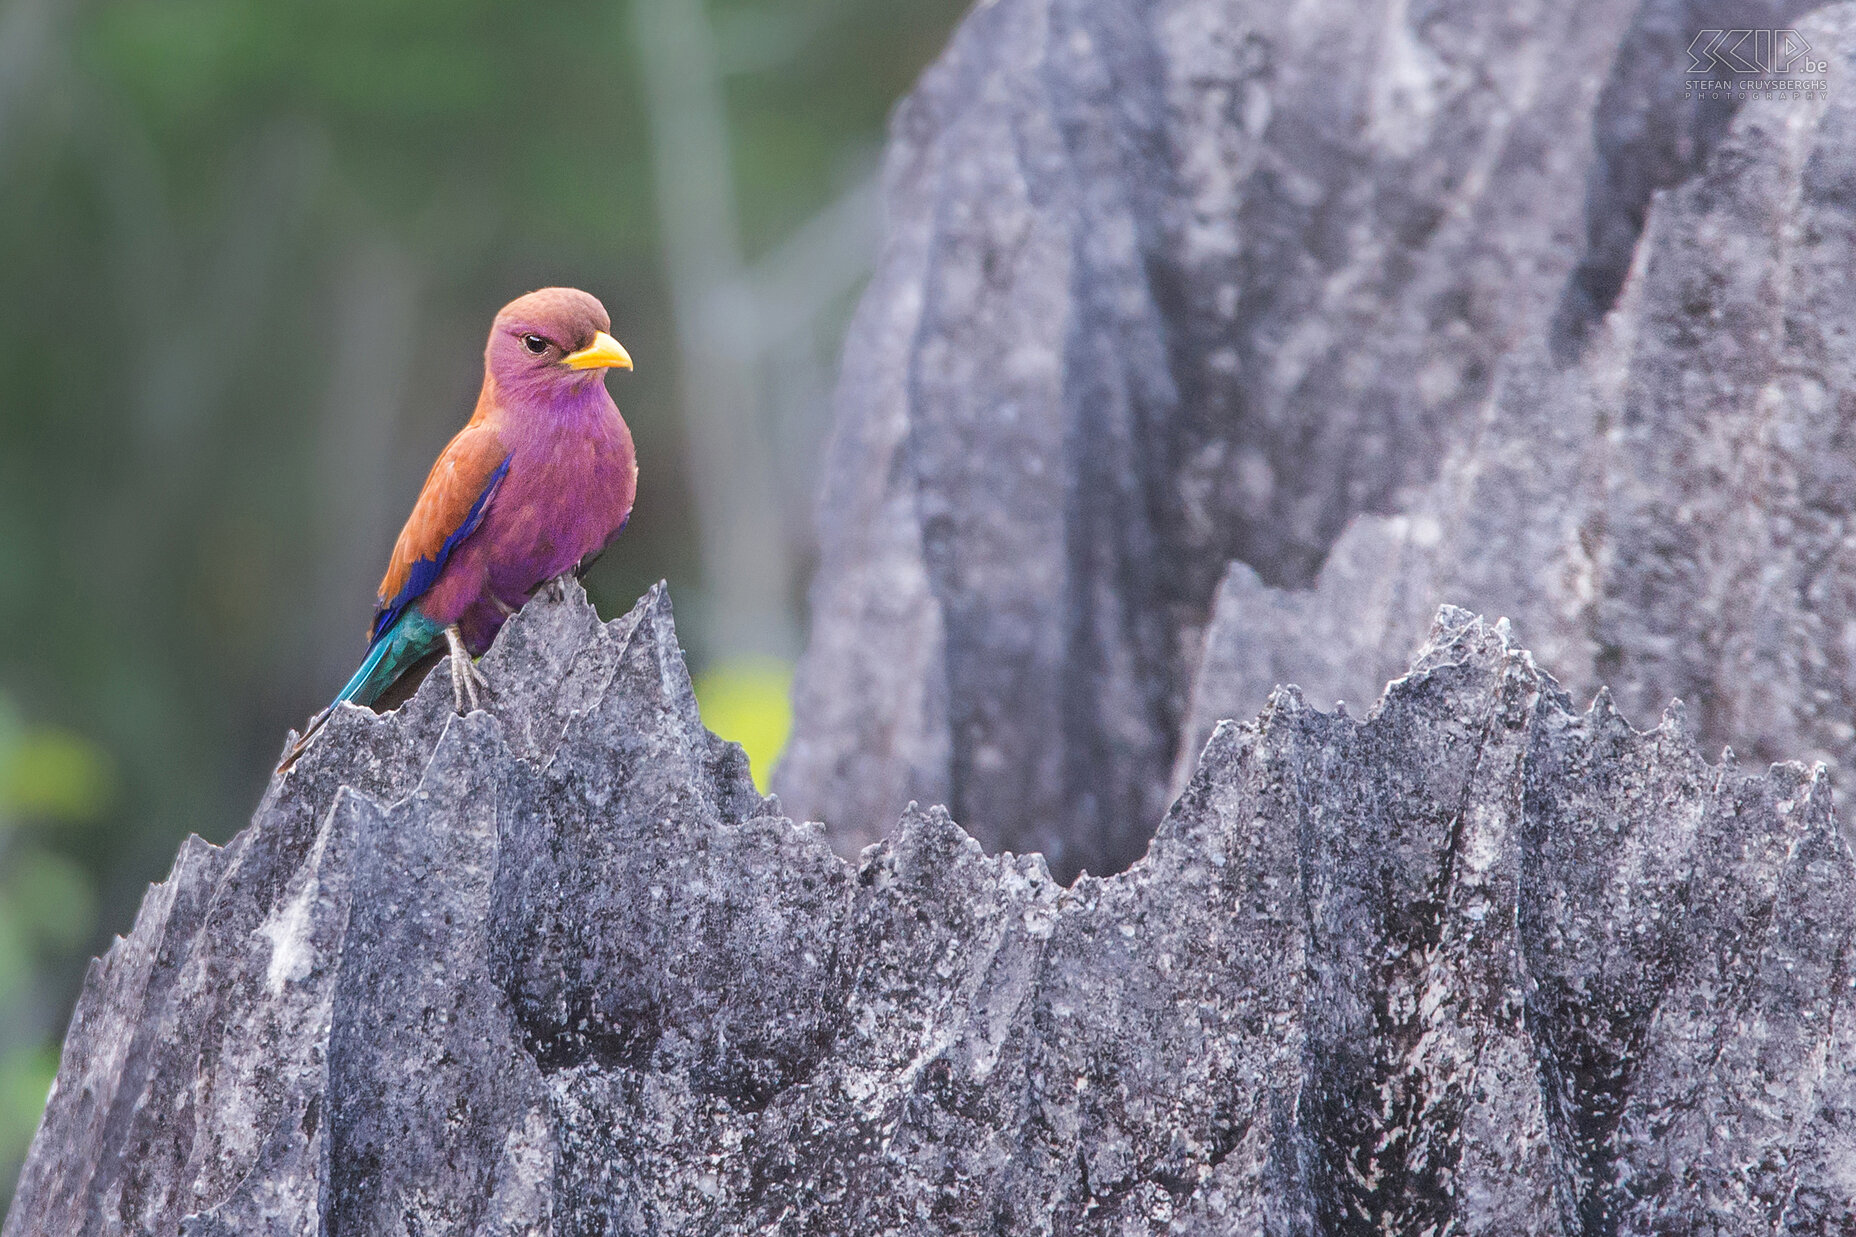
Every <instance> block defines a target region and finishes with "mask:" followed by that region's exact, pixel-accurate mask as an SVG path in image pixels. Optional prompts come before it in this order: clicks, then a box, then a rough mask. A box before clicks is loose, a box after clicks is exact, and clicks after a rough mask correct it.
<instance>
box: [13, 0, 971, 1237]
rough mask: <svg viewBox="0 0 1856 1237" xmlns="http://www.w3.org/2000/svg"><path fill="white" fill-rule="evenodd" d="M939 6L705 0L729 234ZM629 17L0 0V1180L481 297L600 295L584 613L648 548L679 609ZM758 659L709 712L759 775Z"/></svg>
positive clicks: (463, 399)
mask: <svg viewBox="0 0 1856 1237" xmlns="http://www.w3.org/2000/svg"><path fill="white" fill-rule="evenodd" d="M638 2H640V3H646V2H649V0H638ZM962 7H963V2H962V0H915V2H914V3H910V4H895V3H893V0H704V3H703V10H704V13H705V14H706V16H707V17H708V19H709V24H710V26H711V27H712V30H713V34H714V42H715V48H716V52H717V56H718V58H719V60H720V62H721V66H722V70H723V74H724V79H725V81H724V86H725V107H726V116H727V122H728V129H729V138H730V151H731V154H732V161H733V166H732V173H733V179H734V186H735V193H736V196H737V198H738V201H737V202H736V203H735V206H736V213H737V215H738V217H739V220H740V227H741V231H742V236H743V241H744V244H745V247H746V250H747V256H748V258H749V259H750V260H752V259H754V258H755V257H757V256H758V255H761V254H763V253H766V252H768V251H769V250H772V249H774V248H775V247H777V246H778V245H779V243H780V242H781V241H782V239H783V238H785V237H787V236H789V235H791V234H792V233H793V232H794V230H795V229H797V228H799V227H800V226H801V225H802V224H803V223H804V222H805V221H806V220H808V219H810V218H812V217H813V216H814V214H815V213H816V212H819V211H821V210H822V209H824V208H825V207H826V206H827V205H828V204H830V203H831V202H833V201H834V200H835V199H837V198H838V197H839V195H840V194H842V193H844V192H845V191H846V190H848V189H849V188H850V187H851V186H853V185H854V184H856V183H859V182H860V181H861V180H862V179H863V178H865V177H867V176H868V175H869V173H870V170H871V168H872V167H873V166H874V164H875V162H876V160H877V158H878V154H879V151H880V147H881V141H882V137H883V125H884V120H885V117H886V116H887V113H888V111H889V109H890V108H891V107H892V106H893V104H894V102H895V100H896V99H897V98H898V97H900V95H901V94H903V93H904V92H905V91H906V90H907V88H908V87H909V85H910V84H911V82H912V81H913V79H914V78H915V76H916V75H917V74H918V73H919V72H920V70H921V68H922V66H923V65H925V64H926V63H927V62H928V60H929V59H930V58H931V57H932V56H933V55H934V54H935V53H936V52H937V51H938V50H939V48H940V46H941V45H942V43H943V41H944V40H945V38H946V34H947V31H948V30H949V29H950V28H951V26H952V25H953V23H954V21H955V20H956V19H957V18H958V16H959V13H960V10H961V8H962ZM630 16H631V15H630V14H629V13H628V12H627V8H626V4H625V3H620V2H615V0H562V2H561V3H557V4H550V5H508V4H502V3H494V2H492V0H451V2H450V3H446V4H438V3H434V2H432V0H366V2H365V3H362V2H361V0H318V2H317V3H307V2H305V0H0V292H3V294H0V633H3V634H4V637H5V638H4V640H0V691H3V692H4V693H6V695H7V696H8V697H9V698H10V699H11V700H12V701H13V702H14V707H15V708H17V710H18V711H19V713H20V714H21V715H22V716H27V717H32V718H35V719H41V721H42V722H43V723H44V724H42V725H38V726H34V727H27V726H25V725H24V724H23V723H21V722H18V721H16V720H9V721H7V722H6V725H7V726H9V727H11V729H10V730H7V731H5V732H4V734H0V752H4V753H6V756H5V760H4V762H0V769H4V773H0V787H4V790H3V791H0V793H3V794H4V796H5V798H4V799H3V800H0V802H4V803H5V804H6V808H5V812H6V813H7V815H6V822H5V824H4V825H0V829H4V831H5V832H4V833H3V834H0V899H4V900H3V901H0V1011H4V1015H5V1016H4V1019H0V1022H3V1023H4V1026H5V1028H7V1029H6V1030H5V1031H4V1033H3V1034H4V1036H6V1037H7V1038H0V1053H3V1055H0V1205H4V1203H5V1202H6V1200H7V1198H8V1197H9V1195H10V1188H11V1184H12V1180H13V1175H12V1173H11V1171H10V1170H8V1169H7V1168H6V1167H5V1163H4V1161H5V1156H6V1155H7V1154H9V1153H10V1152H9V1149H10V1148H14V1147H15V1146H16V1144H17V1141H18V1134H19V1131H20V1129H21V1128H23V1126H24V1125H25V1124H29V1119H28V1117H27V1116H26V1115H25V1114H26V1113H27V1111H28V1110H29V1109H31V1108H32V1107H33V1106H34V1105H36V1104H37V1103H38V1101H39V1100H41V1099H42V1098H43V1086H42V1084H43V1082H44V1080H45V1078H46V1076H47V1070H48V1069H49V1062H50V1056H49V1055H48V1054H49V1052H50V1047H49V1046H50V1045H55V1043H56V1042H57V1038H58V1036H59V1035H60V1034H61V1033H62V1029H63V1024H64V1022H65V1020H66V1019H67V1018H68V1016H69V1011H70V1007H71V1002H72V1000H73V999H74V998H75V995H76V992H77V989H78V986H79V983H80V982H81V978H82V969H83V968H82V961H83V957H84V955H85V954H86V953H88V952H95V951H98V950H100V949H101V948H102V947H103V946H104V945H105V943H106V942H107V939H108V935H109V933H111V932H120V931H125V930H127V928H128V926H129V924H130V922H131V919H132V917H133V914H134V911H135V907H136V905H137V904H138V903H139V901H140V898H141V894H142V891H143V889H144V887H145V885H146V883H147V882H148V881H150V880H156V879H160V877H161V876H162V875H163V873H165V871H166V870H167V866H168V863H169V861H170V860H171V857H172V855H173V853H174V850H175V847H176V846H177V844H178V843H179V841H180V840H181V839H182V838H183V837H184V836H185V835H186V834H187V833H188V832H198V833H200V834H202V835H203V836H205V837H207V838H208V839H209V840H213V841H224V840H225V839H226V838H228V837H229V836H230V835H231V834H232V833H233V832H234V831H236V830H237V829H238V828H239V827H240V826H241V825H242V824H243V823H244V821H245V819H246V817H247V816H248V814H249V812H250V810H251V807H252V805H253V804H254V802H255V801H256V798H257V796H258V793H259V792H260V790H261V788H262V786H263V785H264V782H265V780H266V778H267V776H268V773H269V770H270V767H271V764H272V762H273V761H274V759H275V757H276V755H277V754H278V752H279V750H280V748H281V744H282V742H283V738H284V733H285V730H286V728H287V727H289V726H291V725H293V724H298V723H300V722H301V721H302V720H303V719H304V718H305V717H307V716H308V715H309V714H310V713H311V712H312V711H313V710H315V709H316V708H318V707H319V706H320V705H322V704H323V703H325V702H326V700H327V699H328V697H329V696H330V695H332V694H333V692H334V690H335V689H336V687H338V686H339V685H340V683H341V682H342V681H343V680H344V679H345V678H346V677H347V674H348V672H349V671H350V670H351V669H352V668H353V665H354V662H355V660H356V659H357V658H358V657H359V655H360V653H361V651H362V633H363V631H364V629H365V625H366V622H367V620H368V617H369V614H370V612H371V608H372V594H373V588H374V585H375V583H376V581H377V579H378V574H379V572H380V570H381V569H382V567H383V565H384V562H385V558H386V555H387V552H388V550H389V549H390V547H391V545H392V540H393V536H394V534H395V532H396V531H397V529H398V526H399V523H400V521H401V520H403V519H404V516H405V513H406V511H407V510H408V509H409V508H410V505H411V503H412V500H413V498H414V496H415V495H416V493H417V491H418V487H419V484H420V482H421V480H422V478H423V477H424V474H425V471H426V468H427V466H428V465H429V463H430V461H431V460H432V458H433V456H434V455H435V454H436V453H437V451H438V449H439V448H440V447H441V446H442V445H443V443H444V441H445V440H446V439H447V438H448V437H449V436H450V435H451V433H453V432H454V431H455V429H456V428H457V427H458V425H459V424H460V423H461V422H462V421H463V419H464V418H465V416H466V415H467V414H468V411H469V408H470V406H471V401H472V399H473V398H474V396H475V392H476V388H477V384H478V380H479V376H480V372H481V370H480V364H481V363H480V353H481V348H482V341H483V334H484V331H485V329H486V327H487V324H488V322H489V320H490V318H491V316H492V315H493V314H494V312H495V310H496V309H497V308H498V307H499V306H500V305H501V304H502V303H503V302H505V301H506V300H508V299H509V298H510V297H512V296H514V295H516V294H519V293H521V292H523V291H526V290H528V289H530V288H533V287H537V286H541V285H543V284H548V283H571V284H577V285H579V286H582V287H585V288H588V289H589V290H591V291H593V292H595V293H596V294H598V295H599V296H601V297H602V299H604V300H605V302H606V304H607V307H608V309H610V310H611V312H612V315H613V319H614V325H615V329H614V334H616V335H617V336H618V337H619V338H620V339H622V340H623V341H624V342H625V344H626V346H627V347H628V348H629V349H630V351H631V353H632V355H633V356H634V357H635V358H636V359H637V362H638V369H637V372H636V373H635V374H630V375H623V376H621V377H619V378H615V379H614V380H613V382H612V388H613V391H614V394H615V395H616V397H617V398H618V400H619V403H620V405H621V407H623V408H624V410H625V412H626V415H627V418H628V420H629V421H630V422H631V424H632V427H633V431H634V433H635V435H636V437H637V440H638V445H639V455H640V464H641V469H642V476H641V482H640V497H639V506H638V509H637V512H636V513H635V515H634V518H633V520H632V522H631V525H630V527H629V528H628V530H627V532H626V534H625V537H624V538H623V540H622V541H621V542H620V543H619V544H618V545H617V546H615V547H614V548H613V550H612V551H611V552H609V553H608V554H607V555H606V556H605V557H604V558H603V559H602V560H601V562H600V564H599V566H598V567H597V568H596V569H595V571H594V572H593V574H592V575H591V576H590V577H589V579H588V581H587V583H588V587H589V590H590V591H591V592H592V594H593V595H594V598H595V600H596V601H597V602H598V603H599V604H600V605H601V607H602V608H603V609H604V610H605V611H606V612H607V613H608V614H611V613H614V612H615V611H617V610H619V609H622V608H623V607H625V606H628V605H630V604H631V602H632V601H633V599H635V598H636V597H637V596H638V595H639V594H640V593H641V592H643V591H644V589H645V588H647V587H648V586H649V585H650V584H651V583H652V582H653V581H655V580H657V579H658V578H660V577H664V578H668V579H669V580H670V582H671V585H672V589H673V592H674V594H675V596H676V598H677V604H678V612H679V616H680V618H682V619H684V620H686V621H685V623H684V634H685V636H686V638H689V637H691V636H692V635H694V634H695V633H696V632H699V631H700V630H701V626H702V625H701V623H700V622H691V621H688V620H690V619H691V618H692V616H694V617H695V618H700V615H701V612H702V607H703V605H704V598H703V595H702V585H701V573H700V566H701V565H700V564H699V563H698V562H697V561H696V554H697V549H696V539H695V536H694V534H693V532H692V528H691V523H692V510H691V499H690V487H689V484H688V481H687V479H686V478H687V470H688V466H689V447H688V444H687V441H686V436H685V434H684V433H683V428H682V417H681V410H680V403H679V401H680V397H681V393H680V392H679V390H678V387H677V374H678V365H677V363H676V352H675V349H676V343H675V340H676V332H675V331H674V329H673V326H672V323H671V320H670V310H669V304H670V298H669V295H668V291H667V289H666V286H665V277H664V275H663V273H662V272H663V269H664V266H663V263H662V261H661V259H660V253H659V248H660V246H659V236H658V226H657V220H656V218H655V211H656V209H657V205H656V202H657V198H656V195H655V194H654V192H653V186H652V184H651V180H650V177H651V172H652V167H653V161H652V151H651V149H650V147H649V145H648V143H649V141H650V133H651V131H652V126H651V124H650V123H649V117H648V114H647V111H646V109H645V101H644V99H643V98H642V97H641V89H642V88H641V85H640V82H639V74H638V71H637V62H636V57H635V51H636V49H635V48H633V47H632V46H630V45H629V43H628V40H629V39H630V37H631V32H632V31H633V30H634V28H635V23H634V22H633V21H631V20H630ZM782 475H783V477H785V478H786V480H785V481H784V484H786V485H787V487H788V489H789V490H790V489H794V488H800V489H803V488H805V487H804V481H803V479H798V480H795V479H793V478H794V477H796V476H797V474H790V475H789V474H782ZM810 502H811V494H810V493H809V492H806V493H797V494H794V495H793V496H792V501H791V503H790V506H791V509H792V510H799V511H803V510H804V509H805V508H806V507H808V506H809V504H810ZM781 518H782V519H787V518H788V517H787V516H785V515H782V517H781ZM808 553H809V549H808V548H807V547H805V546H803V545H801V546H799V547H797V550H796V552H795V555H794V559H795V562H797V563H800V564H803V562H804V561H805V556H806V554H808ZM797 574H802V573H797ZM803 586H804V581H803V579H795V580H794V581H793V582H792V592H793V605H794V608H795V609H796V608H797V604H798V601H797V599H798V597H799V596H800V595H801V591H802V589H803ZM717 656H718V651H716V650H709V649H706V648H704V647H703V646H702V644H701V640H700V638H696V639H695V640H694V641H693V645H692V648H691V659H692V662H693V664H694V665H695V666H696V667H697V668H698V670H701V669H702V668H703V667H704V666H705V665H706V664H707V663H708V662H710V661H713V660H715V659H716V657H717ZM724 681H726V680H724ZM730 691H735V689H733V688H731V689H728V690H727V691H724V692H723V695H724V696H727V695H728V694H729V692H730ZM773 691H774V688H773V686H772V680H771V679H767V680H764V681H760V686H759V687H755V688H752V689H750V690H747V691H746V692H745V695H741V696H740V698H741V699H745V700H747V701H748V702H749V703H748V704H746V705H742V706H736V705H725V704H722V703H720V702H719V701H718V702H717V703H716V704H715V705H714V706H713V709H712V711H715V717H714V718H713V724H715V725H717V726H718V728H720V729H721V731H722V733H724V734H728V733H729V732H730V728H731V727H737V726H738V727H740V729H739V731H738V733H739V735H740V736H741V737H745V738H748V739H750V741H751V742H752V743H753V745H754V749H753V750H754V752H755V761H756V771H757V775H758V776H761V777H764V776H765V772H766V767H767V761H768V760H769V759H771V752H772V751H773V750H775V749H777V746H778V742H777V740H773V739H771V738H770V737H769V736H772V735H773V734H775V733H776V732H777V730H778V727H777V726H775V725H773V724H772V723H773V720H774V717H775V714H776V713H777V709H776V707H775V705H774V703H773V696H772V694H771V693H773ZM756 692H758V693H759V694H758V695H757V694H756ZM711 694H712V695H713V694H714V693H713V692H712V693H711ZM737 694H739V693H737ZM730 709H738V715H739V716H740V717H741V718H742V719H743V720H741V721H740V722H739V723H736V722H734V721H731V720H727V717H725V716H724V715H728V716H735V715H737V714H730V713H729V710H730ZM8 716H10V715H8ZM78 734H81V735H84V736H88V739H89V741H88V742H86V741H81V740H78V739H76V738H74V737H73V736H74V735H78ZM756 736H759V737H756ZM100 751H107V752H109V753H110V754H111V759H110V760H108V761H105V760H104V759H103V758H102V757H101V756H100V755H99V752H100ZM22 1097H23V1098H22Z"/></svg>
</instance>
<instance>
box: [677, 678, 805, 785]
mask: <svg viewBox="0 0 1856 1237" xmlns="http://www.w3.org/2000/svg"><path fill="white" fill-rule="evenodd" d="M695 686H696V703H697V704H698V705H700V706H701V708H702V721H703V725H705V726H707V727H708V728H709V729H711V730H713V731H714V732H715V733H716V734H718V735H721V736H722V737H723V738H724V739H732V740H734V741H735V742H736V743H739V744H740V745H741V746H742V748H743V750H745V751H746V752H747V754H748V764H749V767H750V768H752V769H753V771H754V785H755V786H756V787H758V788H759V790H760V793H761V794H763V795H764V794H766V793H767V784H768V779H769V777H770V776H771V774H772V773H773V766H774V763H775V762H776V761H778V760H779V758H780V753H781V751H783V750H784V749H785V747H786V736H787V735H788V734H789V733H790V732H791V731H792V728H793V702H792V689H793V667H792V665H791V663H789V662H784V661H780V660H778V659H777V658H772V657H757V658H747V659H731V660H729V661H725V662H720V663H718V664H716V665H713V666H710V667H709V668H708V669H707V670H705V671H703V672H702V673H701V674H699V675H697V676H696V680H695Z"/></svg>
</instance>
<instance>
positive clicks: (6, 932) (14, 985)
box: [0, 898, 32, 1006]
mask: <svg viewBox="0 0 1856 1237" xmlns="http://www.w3.org/2000/svg"><path fill="white" fill-rule="evenodd" d="M31 973H32V953H31V947H30V946H29V945H28V944H27V941H26V933H25V931H24V928H23V925H22V924H21V923H20V922H19V916H18V915H17V914H15V913H14V910H13V907H12V906H11V905H10V904H9V903H8V902H7V901H6V900H5V899H4V898H0V1006H6V1005H9V1004H11V1002H12V1001H13V999H14V998H15V997H17V996H18V995H19V993H20V992H21V991H22V990H23V989H24V988H25V986H26V980H27V978H28V977H29V976H30V975H31Z"/></svg>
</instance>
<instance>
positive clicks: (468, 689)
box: [445, 623, 490, 713]
mask: <svg viewBox="0 0 1856 1237" xmlns="http://www.w3.org/2000/svg"><path fill="white" fill-rule="evenodd" d="M445 643H446V644H448V645H450V646H451V697H452V701H453V703H454V704H456V705H457V710H458V712H459V713H470V712H474V711H475V710H477V709H481V708H482V707H483V699H482V697H481V696H479V695H478V689H479V688H482V689H484V690H486V691H487V690H489V686H490V680H488V679H486V678H484V677H483V671H481V670H479V669H477V663H476V662H474V661H472V660H471V656H470V650H469V649H467V648H465V647H464V636H463V633H461V632H460V631H458V628H457V624H456V623H453V624H452V625H451V626H449V627H447V628H445ZM467 705H468V706H469V707H466V706H467Z"/></svg>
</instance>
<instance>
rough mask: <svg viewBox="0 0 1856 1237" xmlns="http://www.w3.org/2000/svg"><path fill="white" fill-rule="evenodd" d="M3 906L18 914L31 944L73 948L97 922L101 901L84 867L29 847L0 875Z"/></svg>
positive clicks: (22, 933)
mask: <svg viewBox="0 0 1856 1237" xmlns="http://www.w3.org/2000/svg"><path fill="white" fill-rule="evenodd" d="M0 882H3V883H0V906H4V907H6V908H7V909H8V910H10V911H11V912H12V914H13V917H14V919H15V922H16V923H17V925H18V931H19V934H20V935H21V936H22V937H24V938H29V939H30V940H31V941H32V943H35V944H38V945H40V946H44V947H49V948H52V949H59V950H74V949H77V948H78V947H79V946H81V945H82V944H83V943H84V942H85V940H86V939H87V938H88V937H89V935H90V929H91V928H92V926H94V925H95V923H96V919H97V897H96V894H95V893H94V892H92V890H91V888H90V881H89V879H88V878H86V877H85V875H84V872H83V869H82V868H79V867H78V866H77V865H76V864H75V863H73V862H71V860H69V859H67V858H65V857H64V856H63V855H57V854H53V853H52V852H51V851H48V850H44V849H41V848H39V847H30V848H27V849H25V850H24V851H23V852H22V853H20V854H17V855H15V856H13V857H12V859H11V861H10V862H9V863H7V865H6V870H5V872H4V873H3V874H0Z"/></svg>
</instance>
